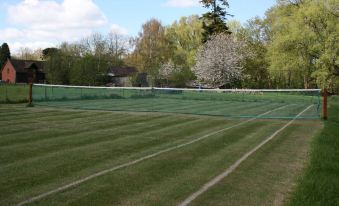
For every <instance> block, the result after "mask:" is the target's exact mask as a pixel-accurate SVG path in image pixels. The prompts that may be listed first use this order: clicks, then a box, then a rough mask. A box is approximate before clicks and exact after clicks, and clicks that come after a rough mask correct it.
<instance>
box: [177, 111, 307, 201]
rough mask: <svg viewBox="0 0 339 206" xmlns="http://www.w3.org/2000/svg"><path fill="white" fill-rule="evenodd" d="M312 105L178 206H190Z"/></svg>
mask: <svg viewBox="0 0 339 206" xmlns="http://www.w3.org/2000/svg"><path fill="white" fill-rule="evenodd" d="M312 106H313V105H310V106H308V107H307V108H306V109H304V110H303V111H301V112H300V113H299V114H298V115H297V116H296V117H295V118H294V119H292V120H291V121H289V122H288V123H287V124H285V125H284V126H283V127H281V128H280V129H279V130H277V131H276V132H274V133H273V134H272V135H271V136H269V137H268V138H266V139H265V140H264V141H262V142H261V143H260V144H259V145H257V146H256V147H254V148H253V149H252V150H250V151H249V152H247V153H246V154H244V155H243V156H242V157H241V158H240V159H239V160H237V161H236V162H235V163H234V164H232V165H231V166H230V167H229V168H227V169H226V170H225V171H224V172H223V173H221V174H220V175H218V176H216V177H215V178H213V179H212V180H210V181H209V182H207V183H206V184H205V185H203V186H202V187H201V188H200V189H199V190H198V191H196V192H194V193H193V194H191V195H190V196H189V197H187V198H186V199H185V200H184V201H183V202H181V203H180V204H179V206H186V205H188V204H190V203H191V202H192V201H193V200H195V199H196V198H197V197H198V196H200V195H201V194H203V193H204V192H206V191H207V190H208V189H209V188H211V187H213V186H214V185H215V184H217V183H218V182H220V181H221V180H222V179H224V178H225V177H227V176H228V175H229V174H230V173H232V172H233V171H234V170H235V169H236V168H237V167H238V166H239V165H240V164H241V163H242V162H243V161H245V160H246V159H247V158H248V157H249V156H251V155H252V154H253V153H255V152H256V151H257V150H258V149H260V148H261V147H262V146H263V145H265V144H266V143H267V142H269V141H270V140H271V139H273V138H274V137H275V136H276V135H277V134H279V133H280V132H281V131H283V130H284V129H285V128H286V127H288V126H290V125H291V124H292V123H293V122H294V121H295V120H296V119H297V118H298V117H299V116H301V115H302V114H303V113H304V112H306V111H307V110H309V109H310V108H311V107H312Z"/></svg>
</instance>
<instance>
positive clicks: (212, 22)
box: [200, 0, 230, 42]
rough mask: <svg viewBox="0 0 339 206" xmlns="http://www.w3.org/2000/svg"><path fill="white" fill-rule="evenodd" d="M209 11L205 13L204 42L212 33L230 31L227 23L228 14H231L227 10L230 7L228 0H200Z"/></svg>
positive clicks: (203, 17)
mask: <svg viewBox="0 0 339 206" xmlns="http://www.w3.org/2000/svg"><path fill="white" fill-rule="evenodd" d="M200 2H201V3H202V4H203V6H204V7H205V8H208V9H210V11H209V12H207V13H205V14H203V16H202V19H203V29H204V32H203V42H206V41H207V40H208V39H209V38H210V36H211V35H213V34H218V33H230V31H229V28H228V26H227V25H226V16H229V15H230V14H229V13H228V12H227V11H226V9H227V8H228V7H229V4H228V1H227V0H200Z"/></svg>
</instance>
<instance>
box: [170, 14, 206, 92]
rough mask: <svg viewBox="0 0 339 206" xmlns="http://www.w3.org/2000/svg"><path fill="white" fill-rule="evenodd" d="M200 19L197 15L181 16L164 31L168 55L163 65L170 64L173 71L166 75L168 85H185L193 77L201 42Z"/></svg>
mask: <svg viewBox="0 0 339 206" xmlns="http://www.w3.org/2000/svg"><path fill="white" fill-rule="evenodd" d="M202 32H203V29H202V20H201V19H200V18H199V16H197V15H192V16H189V17H181V18H180V20H179V21H175V22H174V23H173V24H171V25H170V26H168V27H167V28H166V31H165V35H166V39H167V40H168V41H169V48H170V51H169V53H170V55H169V59H168V62H167V63H165V65H172V66H173V68H174V69H173V70H174V72H172V73H171V75H170V76H169V77H168V82H167V83H168V85H170V86H174V87H185V86H186V84H187V83H188V82H189V81H191V80H193V79H194V74H193V73H192V68H193V66H194V65H195V57H196V54H197V51H198V48H199V47H200V46H201V42H202Z"/></svg>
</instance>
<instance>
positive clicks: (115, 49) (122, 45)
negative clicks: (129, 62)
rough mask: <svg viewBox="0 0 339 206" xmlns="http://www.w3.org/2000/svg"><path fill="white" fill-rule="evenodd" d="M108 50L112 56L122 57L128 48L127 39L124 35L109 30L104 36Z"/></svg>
mask: <svg viewBox="0 0 339 206" xmlns="http://www.w3.org/2000/svg"><path fill="white" fill-rule="evenodd" d="M106 42H107V47H108V52H109V54H110V55H111V56H114V58H117V59H122V58H123V57H124V55H126V54H127V53H128V50H129V39H128V38H127V36H125V35H121V34H118V33H115V32H110V33H109V34H108V35H107V38H106Z"/></svg>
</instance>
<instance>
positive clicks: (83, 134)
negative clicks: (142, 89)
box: [0, 100, 322, 205]
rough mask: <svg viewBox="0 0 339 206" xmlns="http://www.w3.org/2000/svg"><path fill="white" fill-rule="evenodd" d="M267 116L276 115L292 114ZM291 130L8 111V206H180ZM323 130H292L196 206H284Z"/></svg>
mask: <svg viewBox="0 0 339 206" xmlns="http://www.w3.org/2000/svg"><path fill="white" fill-rule="evenodd" d="M85 101H88V102H91V101H94V100H85ZM103 101H104V100H103ZM105 101H106V100H105ZM107 101H109V100H107ZM140 101H142V100H140ZM56 102H57V101H56ZM59 103H62V102H59ZM93 103H94V102H93ZM254 103H258V102H254ZM107 104H112V102H107ZM86 105H87V103H86ZM89 105H90V104H89ZM101 105H104V104H101ZM122 105H123V104H122ZM188 105H189V104H188ZM185 106H186V105H185ZM185 106H183V107H182V109H183V110H184V107H185ZM204 106H206V105H204ZM235 106H239V107H243V108H242V109H241V110H245V108H246V106H245V105H235ZM252 106H253V105H252ZM287 106H288V105H287ZM299 106H300V105H299ZM307 106H309V108H308V110H307V111H305V113H307V112H309V110H312V109H314V108H313V107H314V105H307ZM159 107H160V105H159ZM197 107H198V106H197ZM257 107H258V108H261V109H260V111H259V110H257V113H256V114H259V113H260V112H261V114H265V113H266V114H265V115H268V114H269V113H271V112H273V113H274V112H279V110H280V109H282V110H283V109H284V108H285V107H286V104H275V105H274V104H272V105H270V106H269V107H267V106H264V105H260V104H258V106H257ZM211 108H213V107H212V106H211ZM306 108H307V107H306V106H305V107H301V106H300V107H298V108H295V111H296V112H297V113H300V112H302V111H303V110H305V109H306ZM248 109H250V107H248ZM239 111H240V110H239ZM289 122H291V120H290V119H227V118H225V117H218V116H212V115H208V116H204V115H188V114H178V113H162V112H156V113H154V112H134V111H133V112H132V111H124V112H122V111H100V110H97V109H96V108H93V110H83V109H77V110H76V109H70V108H65V107H46V106H41V105H37V106H35V107H33V108H26V107H25V106H24V105H5V104H4V105H0V131H1V133H0V134H1V137H0V185H1V187H0V205H16V204H19V203H27V205H178V204H179V203H181V202H182V201H184V200H185V199H186V198H187V197H189V196H190V195H191V194H192V193H194V192H196V191H198V190H199V189H200V188H201V187H202V186H203V185H204V184H205V183H207V182H209V181H210V180H211V179H213V178H214V177H216V176H218V175H219V174H220V173H222V172H224V171H225V170H226V169H227V168H229V167H230V166H231V165H233V164H234V162H236V161H237V160H239V158H241V157H242V156H243V155H244V154H245V153H247V152H248V151H250V150H252V149H253V148H254V147H255V146H257V145H258V144H260V143H261V142H263V141H264V140H265V139H267V138H268V137H269V136H272V134H274V133H276V132H277V131H278V130H279V129H281V128H282V127H284V125H287V124H288V123H289ZM321 128H322V123H321V121H320V120H319V119H307V120H305V119H304V120H295V121H293V122H291V124H290V125H288V126H287V127H286V128H285V129H284V130H282V131H280V132H279V133H277V134H276V135H275V137H274V138H273V139H272V140H271V141H269V142H267V144H265V145H263V146H262V147H260V148H259V149H258V150H257V151H256V152H255V153H254V154H253V155H251V156H249V157H248V158H247V159H246V160H245V161H244V162H242V163H241V164H240V165H239V167H237V168H236V169H235V170H234V171H233V172H232V173H231V174H230V175H229V176H227V177H226V178H224V179H222V180H221V181H220V182H218V183H217V184H215V185H213V187H211V188H210V189H208V190H207V191H206V192H205V193H203V194H201V195H200V196H199V197H197V198H196V199H194V200H193V201H192V202H191V203H190V205H273V204H276V205H281V204H284V203H285V201H286V199H287V198H288V197H289V195H290V192H291V191H292V190H293V188H294V186H293V185H295V182H296V180H297V178H298V176H299V175H300V174H301V169H302V168H303V166H304V163H305V161H306V159H307V153H308V151H309V146H310V142H311V140H312V137H313V136H314V135H315V134H316V133H318V132H319V131H320V130H321ZM120 166H121V167H120ZM112 168H117V169H114V170H111V171H109V172H106V173H102V174H100V172H102V171H107V170H110V169H112ZM93 174H99V175H97V176H94V177H93ZM91 176H92V177H93V178H90V179H88V180H87V181H83V180H86V179H84V178H88V177H91ZM77 181H78V182H79V181H80V183H79V184H75V185H74V186H70V187H67V188H65V189H60V190H57V189H58V188H61V187H63V186H65V185H69V184H74V183H76V182H77ZM56 190H57V191H56ZM50 191H55V192H53V193H50V194H48V195H45V196H42V197H41V198H37V199H31V198H34V197H38V196H39V195H41V194H46V192H47V193H48V192H50ZM27 200H32V201H28V202H25V201H27ZM25 205H26V204H25Z"/></svg>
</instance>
